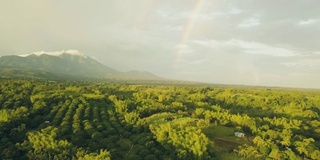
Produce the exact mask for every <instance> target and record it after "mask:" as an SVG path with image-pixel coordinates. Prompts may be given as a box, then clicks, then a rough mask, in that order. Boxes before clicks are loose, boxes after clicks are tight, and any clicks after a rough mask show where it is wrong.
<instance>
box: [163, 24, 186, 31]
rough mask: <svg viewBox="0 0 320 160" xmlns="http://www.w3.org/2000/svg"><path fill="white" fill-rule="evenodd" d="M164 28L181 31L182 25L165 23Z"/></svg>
mask: <svg viewBox="0 0 320 160" xmlns="http://www.w3.org/2000/svg"><path fill="white" fill-rule="evenodd" d="M165 28H166V29H168V30H175V31H181V30H182V29H183V26H182V25H177V26H173V25H167V26H165Z"/></svg>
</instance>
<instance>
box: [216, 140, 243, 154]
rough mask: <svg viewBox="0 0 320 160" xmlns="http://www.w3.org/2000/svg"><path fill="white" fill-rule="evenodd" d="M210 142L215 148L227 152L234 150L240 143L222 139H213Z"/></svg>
mask: <svg viewBox="0 0 320 160" xmlns="http://www.w3.org/2000/svg"><path fill="white" fill-rule="evenodd" d="M212 140H213V141H214V143H215V146H216V147H218V148H220V149H223V150H228V151H230V150H232V149H235V148H237V147H238V146H240V145H241V143H239V142H234V141H230V140H226V139H222V138H213V139H212Z"/></svg>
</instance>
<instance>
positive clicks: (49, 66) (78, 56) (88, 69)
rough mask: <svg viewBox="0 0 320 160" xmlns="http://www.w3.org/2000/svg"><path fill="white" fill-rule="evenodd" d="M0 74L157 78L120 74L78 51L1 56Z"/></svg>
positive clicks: (9, 75) (55, 76)
mask: <svg viewBox="0 0 320 160" xmlns="http://www.w3.org/2000/svg"><path fill="white" fill-rule="evenodd" d="M0 75H1V76H2V77H36V78H50V79H83V78H85V79H117V80H125V79H126V80H156V79H160V78H159V77H157V76H155V75H154V74H152V73H149V72H140V71H129V72H119V71H117V70H115V69H113V68H110V67H108V66H105V65H103V64H101V63H100V62H98V61H97V60H95V59H93V58H91V57H89V56H86V55H85V54H83V53H80V52H79V51H77V50H66V51H64V50H63V51H59V52H44V51H42V52H34V53H31V54H24V55H18V56H17V55H10V56H3V57H0Z"/></svg>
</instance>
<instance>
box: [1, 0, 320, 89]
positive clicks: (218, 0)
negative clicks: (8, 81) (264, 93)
mask: <svg viewBox="0 0 320 160" xmlns="http://www.w3.org/2000/svg"><path fill="white" fill-rule="evenodd" d="M319 6H320V1H318V0H303V1H302V0H274V1H262V0H261V1H260V0H241V1H239V0H121V1H119V0H96V1H86V0H67V1H66V0H29V1H21V0H10V1H1V5H0V56H3V55H12V54H16V55H19V54H27V53H32V52H37V51H61V50H69V49H72V50H79V51H80V52H82V53H84V54H86V55H88V56H91V57H93V58H95V59H97V60H99V61H100V62H102V63H103V64H105V65H107V66H109V67H112V68H114V69H117V70H119V71H129V70H141V71H149V72H152V73H154V74H156V75H158V76H161V77H165V78H173V79H180V80H193V81H201V82H212V83H222V84H245V85H264V86H286V87H307V88H320V10H319Z"/></svg>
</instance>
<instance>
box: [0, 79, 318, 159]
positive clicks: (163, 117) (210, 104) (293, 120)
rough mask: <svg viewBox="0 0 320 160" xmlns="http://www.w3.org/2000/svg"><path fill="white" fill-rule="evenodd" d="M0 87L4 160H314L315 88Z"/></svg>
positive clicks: (34, 83) (0, 155)
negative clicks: (239, 134)
mask: <svg viewBox="0 0 320 160" xmlns="http://www.w3.org/2000/svg"><path fill="white" fill-rule="evenodd" d="M0 81H1V83H0V141H1V145H0V159H21V160H23V159H32V160H35V159H39V160H50V159H57V160H58V159H59V160H60V159H80V160H90V159H97V160H99V159H113V160H117V159H119V160H120V159H128V160H129V159H132V160H137V159H146V160H156V159H167V160H169V159H172V160H174V159H199V160H200V159H217V160H220V159H226V160H229V159H293V160H294V159H298V160H299V159H320V150H319V148H320V118H319V114H320V91H319V90H303V89H281V88H262V87H260V88H245V87H233V88H231V87H197V86H181V85H180V86H168V85H137V84H115V83H98V82H77V81H46V80H23V79H1V80H0ZM235 133H241V134H242V136H235Z"/></svg>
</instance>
